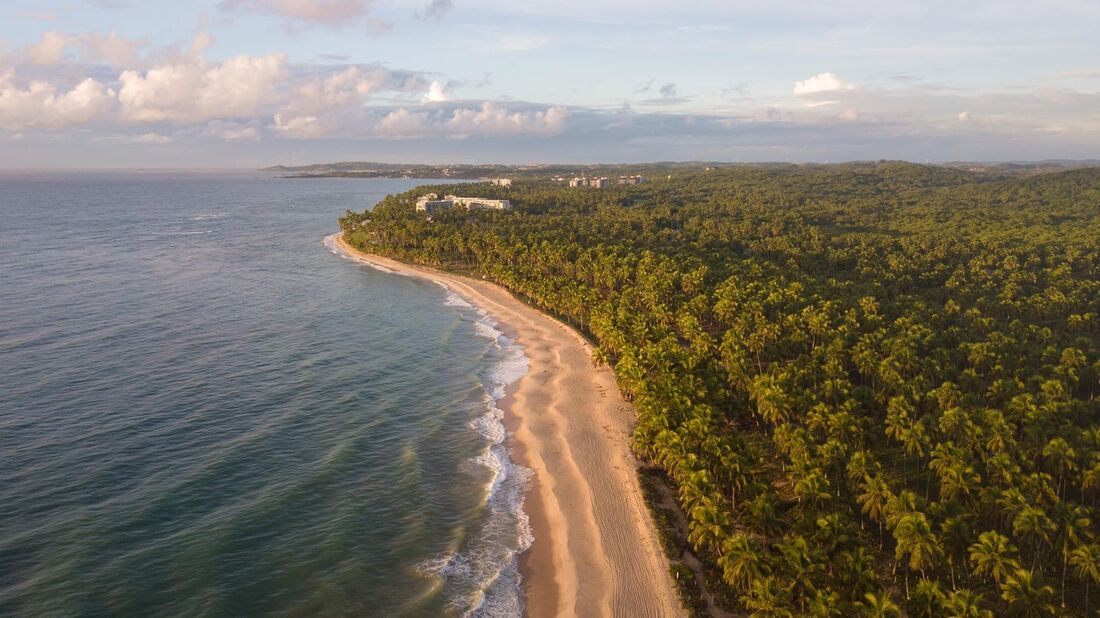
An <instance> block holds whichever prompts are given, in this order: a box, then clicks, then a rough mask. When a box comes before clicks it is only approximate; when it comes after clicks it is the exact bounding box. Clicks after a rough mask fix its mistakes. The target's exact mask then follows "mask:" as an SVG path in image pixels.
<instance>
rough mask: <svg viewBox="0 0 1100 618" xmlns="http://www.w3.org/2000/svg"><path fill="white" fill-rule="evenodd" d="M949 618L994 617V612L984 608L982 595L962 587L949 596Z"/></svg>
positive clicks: (947, 605) (947, 604)
mask: <svg viewBox="0 0 1100 618" xmlns="http://www.w3.org/2000/svg"><path fill="white" fill-rule="evenodd" d="M946 609H947V613H946V615H947V618H993V612H991V611H990V610H988V609H983V608H982V595H981V594H979V593H977V592H974V591H972V590H968V589H966V588H960V589H958V590H956V591H954V592H952V593H951V594H949V595H948V596H947V603H946Z"/></svg>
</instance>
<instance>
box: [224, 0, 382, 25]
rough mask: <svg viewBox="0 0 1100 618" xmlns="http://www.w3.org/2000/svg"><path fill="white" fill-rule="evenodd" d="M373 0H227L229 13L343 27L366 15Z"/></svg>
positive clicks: (225, 8) (226, 7)
mask: <svg viewBox="0 0 1100 618" xmlns="http://www.w3.org/2000/svg"><path fill="white" fill-rule="evenodd" d="M371 4H373V2H372V0H224V1H223V2H222V3H221V7H222V9H224V10H229V11H246V12H251V13H266V14H268V15H277V16H280V17H283V18H285V19H287V20H288V21H289V22H292V23H296V24H305V25H321V26H342V25H346V24H348V23H349V22H353V21H358V20H360V19H362V18H364V17H366V16H367V14H368V13H369V11H370V9H371Z"/></svg>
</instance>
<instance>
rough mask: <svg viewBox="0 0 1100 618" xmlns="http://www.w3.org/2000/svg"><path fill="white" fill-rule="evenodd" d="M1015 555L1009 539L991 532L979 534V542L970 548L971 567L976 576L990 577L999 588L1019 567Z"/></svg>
mask: <svg viewBox="0 0 1100 618" xmlns="http://www.w3.org/2000/svg"><path fill="white" fill-rule="evenodd" d="M1015 553H1016V548H1015V547H1014V546H1013V545H1012V544H1011V543H1009V542H1008V538H1006V537H1005V536H1004V535H1002V534H1000V533H998V532H996V531H994V530H990V531H988V532H983V533H981V534H979V535H978V542H977V543H974V544H973V545H971V546H970V565H971V566H972V567H973V573H974V575H989V576H990V577H992V578H993V581H994V582H995V583H996V584H997V587H998V588H999V587H1000V585H1001V580H1002V579H1003V578H1004V577H1005V576H1006V575H1008V574H1009V573H1011V572H1012V571H1014V570H1015V569H1016V568H1017V567H1018V563H1017V562H1016V560H1015V558H1013V555H1014V554H1015Z"/></svg>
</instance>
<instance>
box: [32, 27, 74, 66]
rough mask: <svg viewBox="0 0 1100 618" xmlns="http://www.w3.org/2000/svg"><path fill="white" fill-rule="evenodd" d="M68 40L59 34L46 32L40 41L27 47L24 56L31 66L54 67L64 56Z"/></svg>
mask: <svg viewBox="0 0 1100 618" xmlns="http://www.w3.org/2000/svg"><path fill="white" fill-rule="evenodd" d="M68 44H69V41H68V38H67V37H66V36H65V35H63V34H61V33H60V32H46V33H44V34H43V35H42V40H41V41H39V42H37V43H35V44H33V45H30V46H29V47H27V49H26V51H25V52H24V54H25V55H26V57H27V60H28V61H30V62H31V63H32V64H41V65H47V66H48V65H54V64H58V63H60V62H61V59H62V58H64V56H65V47H66V46H67V45H68Z"/></svg>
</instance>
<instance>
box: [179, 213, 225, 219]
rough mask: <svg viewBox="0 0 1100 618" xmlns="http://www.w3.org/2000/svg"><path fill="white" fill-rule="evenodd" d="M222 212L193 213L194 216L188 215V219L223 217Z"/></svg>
mask: <svg viewBox="0 0 1100 618" xmlns="http://www.w3.org/2000/svg"><path fill="white" fill-rule="evenodd" d="M224 218H225V213H224V212H207V213H203V214H201V215H195V216H194V217H188V218H187V220H188V221H206V220H208V219H224Z"/></svg>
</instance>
